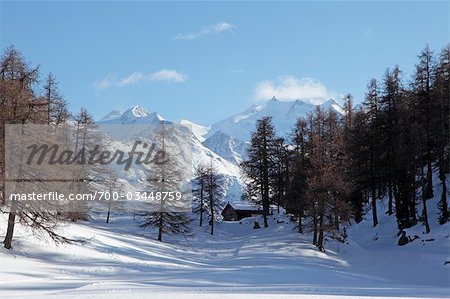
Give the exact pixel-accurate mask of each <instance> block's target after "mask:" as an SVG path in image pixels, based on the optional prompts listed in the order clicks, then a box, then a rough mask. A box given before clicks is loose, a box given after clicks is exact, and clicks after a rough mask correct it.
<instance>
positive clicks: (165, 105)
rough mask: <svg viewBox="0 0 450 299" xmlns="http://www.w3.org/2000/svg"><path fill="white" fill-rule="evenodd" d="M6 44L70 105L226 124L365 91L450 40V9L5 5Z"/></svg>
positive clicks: (1, 38)
mask: <svg viewBox="0 0 450 299" xmlns="http://www.w3.org/2000/svg"><path fill="white" fill-rule="evenodd" d="M0 5H1V6H0V9H1V21H0V25H1V28H0V30H1V31H0V46H1V49H2V50H3V49H5V48H6V47H7V46H8V45H11V44H13V45H15V46H16V47H17V48H18V49H19V50H21V51H22V53H23V54H24V55H25V57H26V58H27V60H28V61H29V62H31V63H32V64H39V65H40V66H41V72H42V73H43V74H45V73H48V72H50V71H51V72H53V73H54V74H55V75H56V76H57V78H58V80H59V82H60V88H61V90H62V92H63V93H64V95H65V97H66V99H67V100H68V101H69V102H70V105H71V109H73V110H76V109H78V108H79V107H80V106H85V107H86V108H88V109H89V110H90V111H91V113H92V114H93V115H94V116H95V117H97V118H98V117H102V116H103V115H105V114H106V113H108V112H109V111H111V110H114V109H118V110H124V109H126V108H128V107H130V106H132V105H142V106H143V107H145V108H146V109H148V110H149V111H150V112H153V111H157V112H159V113H160V114H162V115H163V116H165V117H166V118H168V119H171V120H179V119H189V120H192V121H194V122H198V123H201V124H210V123H213V122H216V121H219V120H221V119H223V118H225V117H228V116H230V115H231V114H234V113H237V112H240V111H241V110H244V109H246V108H248V107H249V106H250V105H252V104H255V103H256V104H258V103H262V102H263V101H264V100H265V99H266V98H268V97H271V96H272V95H275V96H277V97H278V98H280V99H281V100H290V99H293V98H296V97H304V98H309V99H311V101H315V102H318V101H320V99H323V98H327V97H339V95H342V94H345V93H348V92H350V93H352V94H353V95H354V96H355V98H356V99H357V100H360V99H361V98H362V97H363V96H364V92H365V86H366V84H367V82H368V80H369V79H370V78H372V77H376V78H380V77H381V76H382V74H383V73H384V70H385V69H386V67H388V66H393V65H395V64H399V65H400V67H401V69H402V70H404V72H405V77H409V76H410V74H411V72H412V70H413V67H414V63H415V62H416V56H417V54H418V53H419V51H420V50H421V49H422V48H423V47H424V46H425V44H426V43H428V44H429V45H430V47H431V48H433V49H440V48H441V47H442V46H444V45H445V44H446V43H448V42H449V15H450V10H449V2H447V1H444V2H429V1H423V2H355V1H350V2H337V1H333V2H283V3H278V2H229V3H225V2H215V3H206V2H84V1H79V2H66V3H62V2H0Z"/></svg>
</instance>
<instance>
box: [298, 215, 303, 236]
mask: <svg viewBox="0 0 450 299" xmlns="http://www.w3.org/2000/svg"><path fill="white" fill-rule="evenodd" d="M298 232H299V233H300V234H303V227H302V212H301V211H299V212H298Z"/></svg>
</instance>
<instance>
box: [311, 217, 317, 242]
mask: <svg viewBox="0 0 450 299" xmlns="http://www.w3.org/2000/svg"><path fill="white" fill-rule="evenodd" d="M313 229H314V233H313V242H312V243H313V245H317V215H313Z"/></svg>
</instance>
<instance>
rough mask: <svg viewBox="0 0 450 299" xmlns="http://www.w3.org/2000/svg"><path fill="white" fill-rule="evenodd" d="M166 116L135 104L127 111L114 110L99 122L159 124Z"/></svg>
mask: <svg viewBox="0 0 450 299" xmlns="http://www.w3.org/2000/svg"><path fill="white" fill-rule="evenodd" d="M163 120H164V118H163V117H162V116H161V115H159V114H158V113H156V112H153V113H148V112H147V111H145V109H144V108H142V107H141V106H134V107H132V108H130V109H128V110H127V111H125V112H123V113H121V112H120V111H112V112H110V113H108V114H107V115H106V116H105V117H104V118H102V119H101V120H99V121H98V123H99V124H157V123H159V122H161V121H163Z"/></svg>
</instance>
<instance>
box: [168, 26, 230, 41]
mask: <svg viewBox="0 0 450 299" xmlns="http://www.w3.org/2000/svg"><path fill="white" fill-rule="evenodd" d="M235 28H237V27H236V26H235V25H233V24H230V23H226V22H221V23H217V24H214V25H210V26H208V27H205V28H203V29H202V30H200V31H198V32H194V33H188V34H182V33H180V34H178V35H176V36H175V37H174V40H194V39H198V38H201V37H204V36H207V35H215V34H219V33H222V32H226V31H232V30H233V29H235Z"/></svg>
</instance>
